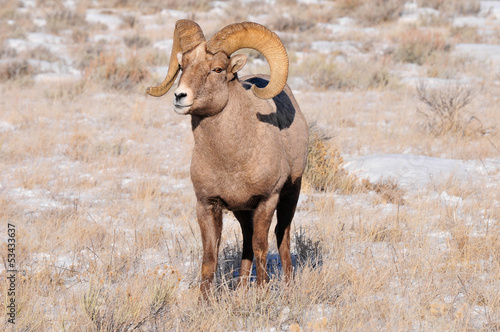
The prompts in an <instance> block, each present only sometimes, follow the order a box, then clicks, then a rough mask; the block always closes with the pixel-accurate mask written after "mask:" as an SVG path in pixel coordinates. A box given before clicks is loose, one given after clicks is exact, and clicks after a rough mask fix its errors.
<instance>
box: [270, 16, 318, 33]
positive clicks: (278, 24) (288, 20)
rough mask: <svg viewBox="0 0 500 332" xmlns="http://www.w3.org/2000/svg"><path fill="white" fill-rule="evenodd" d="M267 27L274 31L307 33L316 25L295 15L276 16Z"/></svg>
mask: <svg viewBox="0 0 500 332" xmlns="http://www.w3.org/2000/svg"><path fill="white" fill-rule="evenodd" d="M267 26H268V27H269V28H270V29H271V30H273V31H287V32H305V31H307V30H310V29H312V28H313V27H314V26H315V23H314V22H312V21H310V20H307V19H305V18H302V17H297V16H295V15H290V14H287V15H278V16H274V17H273V19H272V21H270V22H268V24H267Z"/></svg>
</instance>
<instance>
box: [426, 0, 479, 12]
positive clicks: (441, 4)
mask: <svg viewBox="0 0 500 332" xmlns="http://www.w3.org/2000/svg"><path fill="white" fill-rule="evenodd" d="M417 3H418V5H419V6H420V7H430V8H434V9H437V10H439V11H440V12H443V13H446V14H448V15H451V16H458V15H476V14H477V13H479V11H480V10H481V1H479V0H472V1H471V0H451V1H450V0H418V2H417Z"/></svg>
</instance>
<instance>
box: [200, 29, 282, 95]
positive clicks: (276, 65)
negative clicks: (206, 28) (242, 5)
mask: <svg viewBox="0 0 500 332" xmlns="http://www.w3.org/2000/svg"><path fill="white" fill-rule="evenodd" d="M241 48H253V49H254V50H257V51H259V52H260V53H262V55H264V57H265V58H266V59H267V62H268V63H269V67H270V69H271V78H270V80H269V83H268V84H267V86H265V87H264V88H258V87H257V86H255V85H253V86H252V91H253V93H254V94H255V96H257V97H258V98H261V99H269V98H273V97H275V96H276V95H278V94H279V93H280V92H281V91H282V90H283V88H284V87H285V84H286V80H287V78H288V55H287V53H286V50H285V47H284V46H283V43H282V42H281V40H280V39H279V37H278V35H276V34H275V33H274V32H272V31H271V30H269V29H268V28H266V27H264V26H263V25H260V24H257V23H252V22H243V23H234V24H231V25H228V26H227V27H225V28H223V29H221V30H220V31H219V32H217V33H216V34H215V35H214V36H213V37H212V38H211V39H210V40H209V41H208V43H207V50H208V51H209V52H210V53H213V54H215V53H217V52H220V51H222V52H224V53H226V54H227V55H228V56H230V55H231V54H232V53H234V52H236V51H237V50H239V49H241Z"/></svg>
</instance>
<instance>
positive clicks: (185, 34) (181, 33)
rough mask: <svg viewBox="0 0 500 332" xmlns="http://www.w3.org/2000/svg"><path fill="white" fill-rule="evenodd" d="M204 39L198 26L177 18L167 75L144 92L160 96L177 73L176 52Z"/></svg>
mask: <svg viewBox="0 0 500 332" xmlns="http://www.w3.org/2000/svg"><path fill="white" fill-rule="evenodd" d="M204 41H205V36H204V35H203V31H202V30H201V28H200V26H199V25H198V24H196V23H195V22H193V21H190V20H179V21H177V23H175V30H174V42H173V45H172V53H171V54H170V64H169V65H168V72H167V76H166V77H165V79H164V80H163V82H162V83H161V84H160V85H158V86H154V87H153V86H150V87H149V88H147V89H146V93H148V94H149V95H151V96H154V97H161V96H163V95H164V94H165V93H167V91H168V90H169V89H170V87H172V85H173V84H174V82H175V78H176V77H177V74H178V73H179V69H180V65H179V62H178V61H177V53H179V52H182V53H186V52H187V51H190V50H192V49H193V48H195V47H196V46H198V45H199V44H200V43H202V42H204Z"/></svg>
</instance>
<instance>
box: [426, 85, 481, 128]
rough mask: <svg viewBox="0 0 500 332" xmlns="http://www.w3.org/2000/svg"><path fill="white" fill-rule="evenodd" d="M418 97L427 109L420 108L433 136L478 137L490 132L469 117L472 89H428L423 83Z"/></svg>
mask: <svg viewBox="0 0 500 332" xmlns="http://www.w3.org/2000/svg"><path fill="white" fill-rule="evenodd" d="M417 96H418V99H419V100H420V101H421V102H423V103H424V104H425V105H426V108H425V109H424V110H421V109H419V108H417V111H418V112H419V113H420V114H423V115H424V116H425V123H424V128H425V129H426V130H427V131H428V132H429V133H431V134H432V135H434V136H441V135H444V134H458V135H461V136H476V135H484V134H486V133H487V132H489V130H490V129H491V128H484V127H483V125H482V122H481V121H480V120H479V119H478V118H476V117H475V116H473V115H467V112H466V107H467V105H469V104H470V102H471V101H472V99H473V90H472V88H471V87H469V86H465V85H460V84H453V85H449V86H445V87H436V88H428V87H427V86H426V85H425V84H423V83H422V84H419V86H418V87H417Z"/></svg>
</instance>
